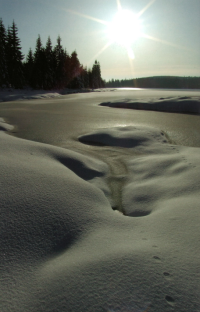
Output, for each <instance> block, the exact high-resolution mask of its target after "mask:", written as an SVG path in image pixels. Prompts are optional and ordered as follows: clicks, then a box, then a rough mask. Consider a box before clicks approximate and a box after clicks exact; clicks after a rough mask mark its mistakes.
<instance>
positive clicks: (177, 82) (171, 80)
mask: <svg viewBox="0 0 200 312" xmlns="http://www.w3.org/2000/svg"><path fill="white" fill-rule="evenodd" d="M106 87H107V88H155V89H157V88H163V89H200V77H176V76H155V77H144V78H135V79H122V80H119V79H111V80H109V81H108V82H106Z"/></svg>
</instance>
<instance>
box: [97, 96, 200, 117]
mask: <svg viewBox="0 0 200 312" xmlns="http://www.w3.org/2000/svg"><path fill="white" fill-rule="evenodd" d="M100 105H101V106H108V107H116V108H129V109H142V110H153V111H160V112H173V113H174V112H178V113H195V114H200V97H199V96H198V97H197V96H193V97H192V96H176V97H173V96H171V97H166V98H154V99H138V98H137V97H135V99H124V100H118V101H112V102H103V103H101V104H100Z"/></svg>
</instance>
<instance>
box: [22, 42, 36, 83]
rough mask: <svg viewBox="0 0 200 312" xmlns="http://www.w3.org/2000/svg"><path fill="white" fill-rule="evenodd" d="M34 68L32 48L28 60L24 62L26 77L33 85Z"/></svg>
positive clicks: (27, 81)
mask: <svg viewBox="0 0 200 312" xmlns="http://www.w3.org/2000/svg"><path fill="white" fill-rule="evenodd" d="M33 70H34V56H33V51H32V49H31V48H30V49H29V52H28V55H27V57H26V62H25V63H24V74H25V79H26V83H27V84H28V85H29V86H31V87H33V86H34V83H33Z"/></svg>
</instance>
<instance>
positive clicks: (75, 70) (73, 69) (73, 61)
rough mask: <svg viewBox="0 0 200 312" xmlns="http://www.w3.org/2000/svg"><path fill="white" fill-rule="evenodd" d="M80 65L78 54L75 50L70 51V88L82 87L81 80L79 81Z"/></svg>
mask: <svg viewBox="0 0 200 312" xmlns="http://www.w3.org/2000/svg"><path fill="white" fill-rule="evenodd" d="M82 69H83V68H82V66H81V65H80V62H79V59H78V55H77V53H76V51H74V52H72V54H71V58H70V76H71V81H70V84H69V86H70V88H72V89H78V88H82V87H83V82H82V81H81V71H82Z"/></svg>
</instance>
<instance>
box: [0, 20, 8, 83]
mask: <svg viewBox="0 0 200 312" xmlns="http://www.w3.org/2000/svg"><path fill="white" fill-rule="evenodd" d="M6 37H7V36H6V30H5V27H4V24H3V21H2V19H0V86H2V85H8V68H7V61H6Z"/></svg>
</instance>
